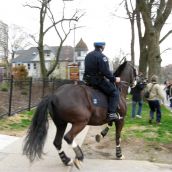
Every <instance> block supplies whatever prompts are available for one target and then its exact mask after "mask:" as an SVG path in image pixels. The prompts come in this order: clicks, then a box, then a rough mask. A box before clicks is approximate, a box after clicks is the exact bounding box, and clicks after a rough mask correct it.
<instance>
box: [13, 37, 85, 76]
mask: <svg viewBox="0 0 172 172" xmlns="http://www.w3.org/2000/svg"><path fill="white" fill-rule="evenodd" d="M74 50H75V58H76V63H78V64H79V68H80V69H79V70H80V79H82V76H83V71H84V59H85V55H86V53H87V51H88V48H87V45H86V44H85V43H84V42H83V40H82V39H81V40H80V41H79V42H78V44H77V45H76V47H75V49H74V48H73V47H71V46H63V47H62V50H61V53H60V57H59V64H60V65H59V67H58V69H57V70H55V71H54V74H53V77H57V78H61V79H67V76H68V75H67V73H68V65H69V64H70V63H72V62H73V60H74ZM57 51H58V47H57V46H48V45H45V46H44V54H45V65H46V68H47V69H49V68H50V65H51V64H52V62H53V60H54V59H55V55H56V53H57ZM11 63H12V67H15V66H18V65H21V64H23V65H25V67H26V69H27V70H28V75H29V76H32V77H33V78H40V77H41V73H40V60H39V53H38V49H37V48H36V47H31V48H29V49H28V50H19V51H17V52H16V55H15V58H14V59H12V61H11Z"/></svg>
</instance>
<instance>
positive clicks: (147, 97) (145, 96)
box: [144, 84, 154, 99]
mask: <svg viewBox="0 0 172 172" xmlns="http://www.w3.org/2000/svg"><path fill="white" fill-rule="evenodd" d="M153 86H154V84H152V87H151V88H150V90H147V91H145V93H144V98H146V99H149V97H150V92H151V90H152V88H153Z"/></svg>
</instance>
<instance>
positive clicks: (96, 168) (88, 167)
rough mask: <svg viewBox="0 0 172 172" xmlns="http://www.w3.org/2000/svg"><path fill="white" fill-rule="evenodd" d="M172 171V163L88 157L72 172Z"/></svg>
mask: <svg viewBox="0 0 172 172" xmlns="http://www.w3.org/2000/svg"><path fill="white" fill-rule="evenodd" d="M78 171H79V172H172V165H168V164H156V163H151V162H148V161H134V160H102V159H86V160H85V161H84V164H83V167H82V169H80V170H77V169H76V168H72V171H71V172H78Z"/></svg>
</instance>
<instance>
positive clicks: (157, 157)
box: [82, 126, 172, 164]
mask: <svg viewBox="0 0 172 172" xmlns="http://www.w3.org/2000/svg"><path fill="white" fill-rule="evenodd" d="M102 128H103V127H102V126H101V127H94V126H90V129H89V131H88V134H87V136H86V138H85V141H84V144H83V145H82V150H83V152H84V155H85V158H87V159H115V153H116V152H115V142H114V139H112V138H111V139H110V137H108V136H106V137H104V138H103V139H102V140H101V141H100V142H99V143H97V142H96V141H95V135H96V134H99V133H100V131H101V129H102ZM121 148H122V153H123V155H124V157H125V159H127V160H147V161H151V162H157V163H166V164H172V144H170V145H155V144H150V143H146V142H144V141H143V140H139V139H131V140H126V141H122V142H121Z"/></svg>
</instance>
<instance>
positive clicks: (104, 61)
mask: <svg viewBox="0 0 172 172" xmlns="http://www.w3.org/2000/svg"><path fill="white" fill-rule="evenodd" d="M94 47H95V50H94V51H92V52H90V53H88V54H87V56H86V57H85V73H84V80H85V81H86V82H87V84H88V85H90V86H93V87H96V88H98V89H99V90H101V91H102V92H103V93H105V94H106V95H107V96H108V102H109V106H108V121H109V122H111V121H114V120H118V119H119V115H118V114H117V113H116V111H117V107H118V103H119V91H118V89H117V87H116V85H115V83H116V82H120V78H119V77H114V76H113V74H112V73H111V71H110V69H109V62H108V58H107V57H106V56H105V55H104V54H103V53H102V52H103V50H104V48H105V43H104V42H95V43H94Z"/></svg>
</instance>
